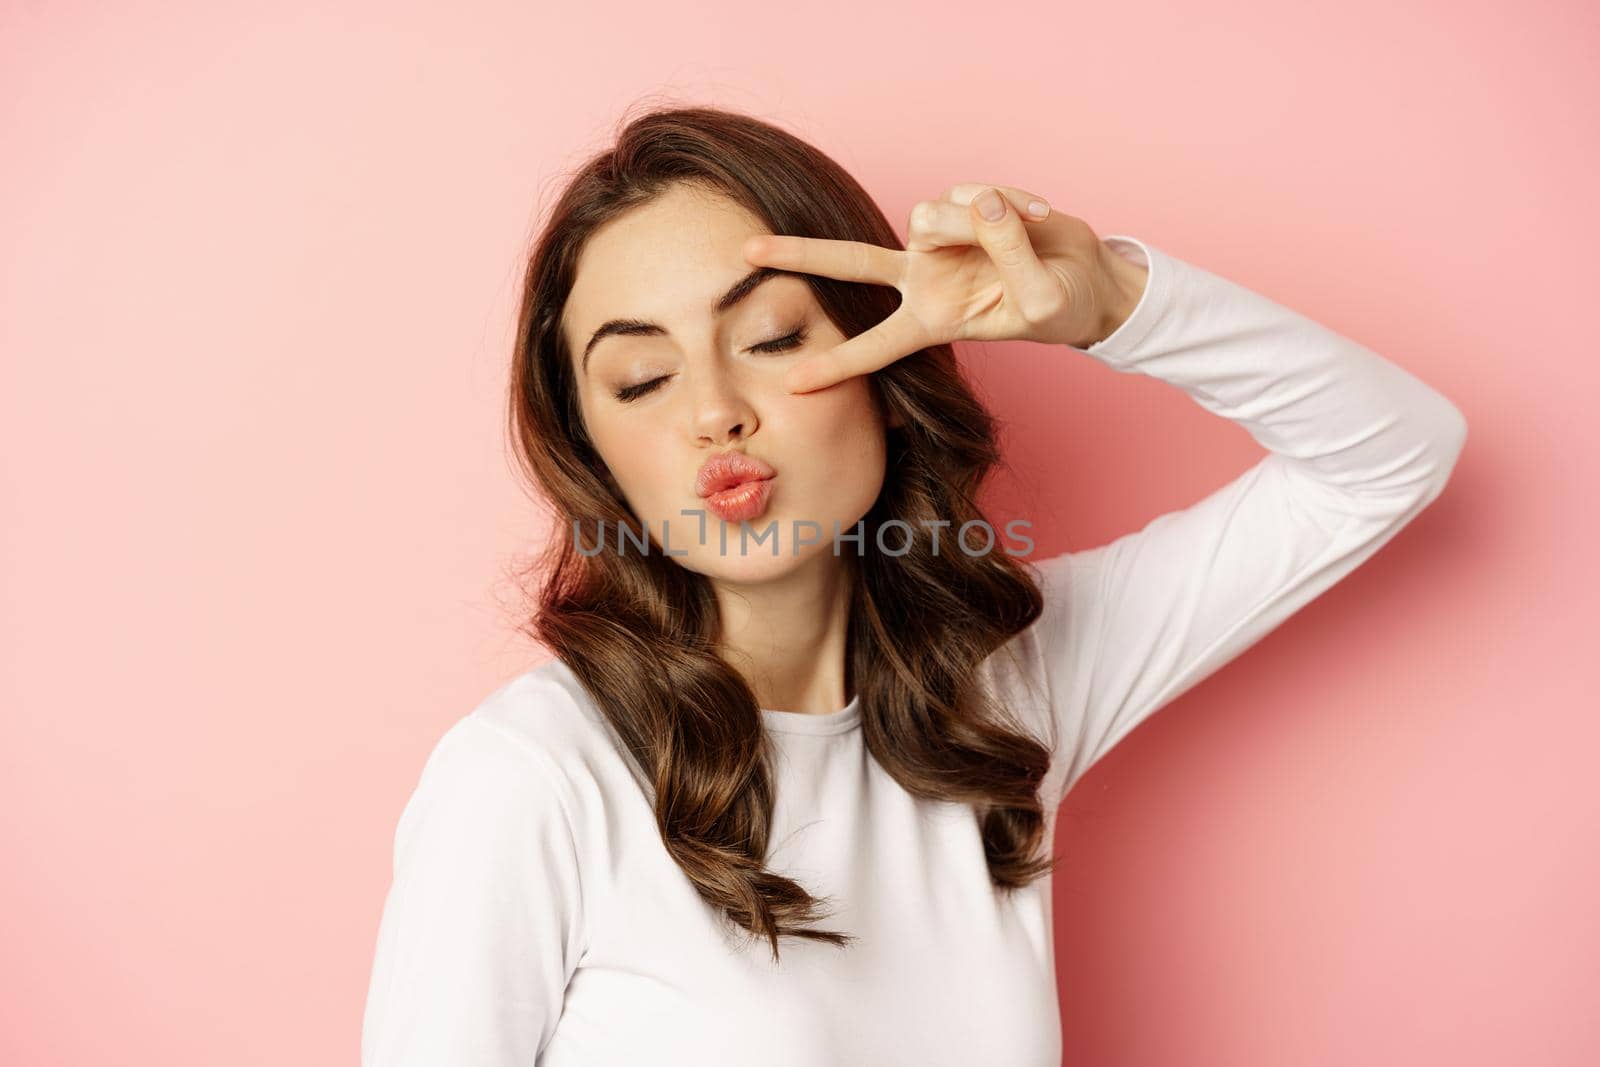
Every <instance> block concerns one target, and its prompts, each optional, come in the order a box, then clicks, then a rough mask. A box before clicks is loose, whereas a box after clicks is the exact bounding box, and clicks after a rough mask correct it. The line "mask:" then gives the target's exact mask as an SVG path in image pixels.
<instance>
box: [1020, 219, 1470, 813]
mask: <svg viewBox="0 0 1600 1067" xmlns="http://www.w3.org/2000/svg"><path fill="white" fill-rule="evenodd" d="M1105 243H1106V245H1107V246H1108V247H1110V248H1111V249H1112V250H1113V251H1115V252H1116V253H1118V254H1121V255H1125V256H1127V257H1129V259H1130V260H1132V261H1133V262H1136V263H1141V264H1143V265H1145V266H1147V267H1148V270H1149V275H1148V279H1147V280H1146V283H1145V287H1144V293H1143V295H1142V296H1141V297H1140V298H1139V301H1138V303H1137V305H1136V306H1135V307H1134V309H1133V311H1132V313H1131V314H1129V315H1128V317H1127V318H1126V319H1125V320H1124V321H1123V322H1122V323H1121V325H1119V326H1117V328H1116V329H1115V330H1114V332H1112V333H1111V334H1110V336H1108V337H1105V338H1104V339H1103V340H1101V341H1099V342H1097V343H1095V344H1092V345H1090V346H1089V347H1088V348H1086V349H1084V350H1083V351H1085V352H1086V353H1087V354H1088V355H1090V356H1092V357H1094V358H1095V359H1098V360H1100V361H1101V362H1103V363H1105V364H1106V365H1108V366H1110V367H1111V368H1112V369H1114V370H1116V371H1118V372H1121V373H1140V374H1147V375H1149V376H1151V377H1153V378H1158V379H1160V380H1161V381H1164V382H1167V383H1168V384H1170V385H1173V386H1176V387H1178V388H1179V389H1182V390H1183V391H1184V392H1185V393H1187V394H1188V395H1189V396H1190V398H1192V399H1193V400H1194V402H1195V403H1197V404H1199V405H1200V406H1201V407H1203V408H1205V409H1206V410H1208V411H1210V412H1212V413H1213V414H1216V415H1219V416H1221V417H1223V418H1226V419H1230V420H1232V421H1233V422H1236V423H1238V424H1239V425H1240V426H1243V427H1244V428H1245V429H1246V430H1247V431H1249V433H1250V435H1251V436H1252V437H1254V438H1255V439H1256V441H1258V442H1259V443H1260V444H1261V445H1262V446H1263V447H1265V448H1266V449H1267V450H1268V453H1269V454H1268V455H1267V456H1265V457H1264V458H1263V459H1262V460H1261V461H1260V462H1259V463H1257V464H1256V465H1255V466H1253V467H1251V468H1250V469H1249V470H1248V471H1246V472H1244V474H1242V475H1240V476H1239V477H1238V478H1236V479H1235V480H1233V481H1232V482H1230V483H1228V484H1227V485H1224V486H1223V487H1222V488H1220V489H1218V490H1216V491H1215V492H1213V493H1211V494H1210V495H1209V496H1207V497H1205V498H1204V499H1202V500H1200V501H1198V502H1196V503H1195V504H1193V505H1191V506H1189V507H1187V508H1184V509H1182V510H1177V511H1172V512H1169V513H1167V514H1164V515H1161V516H1159V517H1157V518H1155V519H1153V520H1152V521H1151V522H1149V523H1148V524H1147V525H1146V526H1145V527H1144V528H1143V529H1140V530H1138V531H1135V532H1132V533H1128V534H1126V535H1124V536H1122V537H1120V538H1118V539H1117V540H1115V541H1112V542H1111V543H1109V544H1106V545H1102V546H1099V547H1097V548H1092V549H1087V550H1083V551H1078V552H1069V553H1065V554H1063V555H1058V556H1055V557H1051V558H1049V559H1045V560H1042V561H1037V562H1036V566H1037V568H1038V573H1039V576H1040V578H1041V588H1042V591H1043V593H1044V596H1045V609H1044V614H1043V615H1041V617H1040V618H1039V620H1038V621H1037V622H1036V623H1035V625H1034V627H1033V633H1034V642H1033V644H1032V646H1031V653H1032V654H1033V655H1035V656H1036V657H1037V663H1036V664H1035V666H1036V668H1037V669H1038V670H1039V671H1041V672H1042V674H1043V676H1044V679H1045V683H1046V687H1047V690H1048V693H1049V698H1050V701H1051V707H1052V713H1053V715H1054V716H1055V720H1056V722H1055V726H1056V730H1057V738H1056V745H1057V753H1056V756H1057V758H1056V766H1055V767H1053V768H1052V772H1051V778H1050V780H1048V781H1047V782H1046V795H1047V796H1049V797H1051V798H1052V799H1053V800H1059V799H1060V798H1061V797H1062V796H1063V795H1064V794H1065V793H1066V791H1067V790H1069V789H1070V788H1071V787H1072V785H1073V784H1075V783H1076V781H1077V780H1078V779H1079V778H1081V777H1082V776H1083V774H1084V773H1085V772H1086V771H1087V770H1088V769H1089V768H1090V767H1091V766H1093V765H1094V763H1095V761H1097V760H1098V759H1099V758H1100V757H1101V756H1103V755H1104V754H1105V753H1106V752H1107V751H1108V750H1109V749H1110V748H1111V747H1112V746H1114V745H1115V744H1117V742H1119V741H1120V740H1122V738H1124V737H1125V736H1127V734H1128V733H1129V732H1130V731H1131V730H1132V729H1133V728H1134V727H1135V726H1137V725H1138V724H1139V723H1140V722H1142V721H1143V720H1144V719H1146V718H1147V717H1149V716H1150V715H1151V714H1152V713H1153V712H1155V711H1156V710H1157V709H1159V708H1161V707H1162V706H1164V705H1165V704H1167V703H1168V702H1170V701H1171V700H1173V699H1174V698H1175V697H1177V696H1179V695H1180V694H1182V693H1183V692H1184V691H1186V690H1187V689H1189V688H1190V687H1192V686H1193V685H1194V684H1195V683H1197V682H1199V681H1200V680H1201V679H1203V678H1205V677H1207V676H1208V675H1210V674H1211V673H1212V672H1214V671H1215V670H1217V668H1219V667H1221V666H1222V665H1223V664H1225V663H1227V662H1228V661H1229V660H1231V659H1233V658H1234V657H1235V656H1237V655H1239V654H1240V653H1241V652H1243V651H1244V650H1245V649H1247V648H1249V647H1250V646H1251V645H1252V644H1254V643H1255V642H1256V641H1257V640H1259V639H1260V638H1261V637H1263V636H1264V635H1266V634H1267V633H1268V632H1269V631H1271V630H1272V629H1273V628H1274V627H1276V626H1277V625H1278V624H1279V623H1281V622H1283V621H1284V620H1285V619H1286V618H1288V617H1289V616H1290V615H1292V614H1293V613H1294V612H1295V611H1297V610H1298V609H1300V608H1301V607H1303V606H1304V605H1305V604H1307V603H1308V602H1310V601H1311V600H1313V599H1314V598H1316V597H1317V596H1318V595H1320V594H1321V593H1322V592H1324V591H1325V590H1327V589H1328V588H1329V587H1330V586H1332V585H1333V584H1334V583H1336V582H1338V581H1339V580H1340V579H1341V578H1343V577H1344V576H1345V575H1346V574H1349V573H1350V572H1351V571H1352V570H1354V569H1355V568H1356V567H1357V566H1359V565H1360V564H1361V563H1362V562H1363V561H1364V560H1366V559H1367V558H1369V557H1370V556H1372V555H1373V554H1374V553H1375V552H1377V550H1378V549H1379V548H1381V547H1382V546H1383V545H1384V543H1385V542H1387V541H1388V540H1389V539H1390V538H1392V537H1393V536H1394V535H1395V534H1396V533H1397V532H1399V530H1400V528H1401V527H1403V526H1405V525H1406V524H1407V523H1408V522H1410V521H1411V520H1412V519H1413V518H1415V517H1416V515H1417V514H1418V513H1419V512H1420V511H1421V510H1422V509H1423V508H1424V507H1426V506H1427V505H1428V504H1429V503H1430V502H1432V501H1433V499H1434V498H1435V497H1437V496H1438V495H1439V493H1440V492H1441V491H1442V490H1443V488H1444V485H1445V482H1446V480H1447V479H1448V478H1449V477H1450V472H1451V470H1452V468H1453V467H1454V465H1455V462H1456V458H1457V456H1458V454H1459V453H1460V451H1461V448H1462V445H1463V444H1464V442H1465V439H1466V419H1465V418H1464V417H1463V415H1462V414H1461V412H1460V411H1459V410H1458V409H1457V408H1456V407H1455V406H1454V405H1453V404H1451V402H1450V401H1449V400H1447V399H1446V398H1445V397H1444V396H1442V395H1441V394H1439V393H1438V392H1437V391H1435V390H1434V389H1432V388H1430V387H1429V386H1428V385H1426V384H1425V383H1423V382H1422V381H1420V380H1418V379H1417V378H1416V377H1414V376H1413V375H1411V374H1410V373H1408V372H1407V371H1405V370H1404V369H1402V368H1401V367H1399V366H1397V365H1395V364H1394V363H1391V362H1389V361H1388V360H1385V359H1383V358H1382V357H1380V356H1378V355H1376V354H1375V353H1373V352H1371V351H1369V350H1368V349H1366V348H1363V347H1362V346H1361V345H1359V344H1357V343H1355V342H1354V341H1351V340H1349V339H1347V338H1345V337H1342V336H1340V335H1339V334H1337V333H1334V332H1333V331H1332V330H1329V329H1327V328H1326V327H1324V326H1321V325H1319V324H1317V323H1316V322H1313V321H1311V320H1309V319H1307V318H1305V317H1303V316H1301V315H1299V314H1297V313H1295V312H1294V311H1291V310H1289V309H1288V308H1285V307H1282V306H1281V305H1278V304H1276V303H1273V302H1272V301H1270V300H1268V299H1267V298H1265V297H1263V296H1261V295H1259V294H1257V293H1254V292H1252V291H1250V290H1248V289H1245V288H1243V287H1241V286H1239V285H1236V284H1234V283H1232V282H1229V281H1227V280H1226V279H1224V278H1221V277H1219V276H1217V275H1215V274H1211V273H1209V272H1207V271H1205V270H1202V269H1201V268H1199V267H1195V266H1193V265H1191V264H1188V263H1186V262H1184V261H1182V260H1179V259H1176V258H1174V257H1172V256H1169V255H1167V254H1165V253H1164V252H1162V251H1161V250H1160V249H1158V248H1154V247H1152V246H1150V245H1149V244H1147V243H1145V242H1143V241H1140V240H1139V239H1137V238H1134V237H1128V236H1123V235H1116V236H1111V237H1107V238H1105Z"/></svg>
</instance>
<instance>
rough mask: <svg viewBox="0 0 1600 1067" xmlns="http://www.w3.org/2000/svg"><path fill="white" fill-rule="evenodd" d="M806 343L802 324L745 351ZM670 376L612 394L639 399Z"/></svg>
mask: <svg viewBox="0 0 1600 1067" xmlns="http://www.w3.org/2000/svg"><path fill="white" fill-rule="evenodd" d="M805 343H806V328H805V326H803V325H802V326H799V327H797V328H795V329H794V330H793V331H791V332H789V333H786V334H784V335H783V336H782V337H774V338H773V339H772V340H770V341H762V342H761V343H760V344H754V345H751V346H750V347H749V348H747V349H745V351H746V352H756V353H759V354H762V355H766V354H769V353H777V352H788V351H790V350H791V349H795V348H799V347H800V346H801V345H803V344H805ZM669 377H671V375H665V374H664V375H662V376H661V377H659V378H651V379H650V380H649V381H647V382H640V383H638V384H637V385H625V386H623V387H622V388H621V389H618V390H615V391H614V392H613V393H612V395H613V396H614V397H616V398H617V399H618V400H620V401H622V402H623V403H624V404H626V403H627V402H628V401H630V400H637V399H638V398H639V397H641V396H644V395H645V394H646V393H653V392H655V390H656V387H657V386H659V385H660V384H661V383H662V382H664V381H666V380H667V379H668V378H669Z"/></svg>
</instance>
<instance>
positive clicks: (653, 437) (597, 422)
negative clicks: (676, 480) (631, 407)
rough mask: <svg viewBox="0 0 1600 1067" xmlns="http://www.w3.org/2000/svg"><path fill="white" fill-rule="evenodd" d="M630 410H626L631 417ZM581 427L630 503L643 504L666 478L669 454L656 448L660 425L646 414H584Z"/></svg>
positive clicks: (668, 478) (657, 446)
mask: <svg viewBox="0 0 1600 1067" xmlns="http://www.w3.org/2000/svg"><path fill="white" fill-rule="evenodd" d="M632 415H633V413H630V416H632ZM585 426H586V428H587V430H588V433H589V440H590V441H592V442H594V447H595V451H597V452H599V453H600V459H601V461H602V462H604V463H605V465H606V467H607V469H609V470H610V471H611V476H612V477H613V478H614V479H616V482H617V485H618V486H619V487H620V488H621V490H622V495H623V497H624V498H625V499H626V500H627V502H628V503H629V504H630V505H635V507H636V509H637V506H638V505H646V504H648V503H649V501H650V500H651V499H652V493H654V492H657V491H659V489H658V487H660V486H663V485H666V484H668V482H669V481H670V470H669V469H668V468H669V466H670V465H669V463H668V459H669V455H670V453H669V452H668V450H667V449H664V448H662V447H660V441H661V434H662V433H663V432H664V431H662V430H661V429H660V428H658V427H655V426H652V425H651V424H650V419H649V418H648V417H643V418H640V417H637V416H633V417H628V418H621V417H618V415H617V413H614V412H609V411H607V412H604V413H601V414H600V415H598V416H595V415H593V414H589V415H586V422H585Z"/></svg>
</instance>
